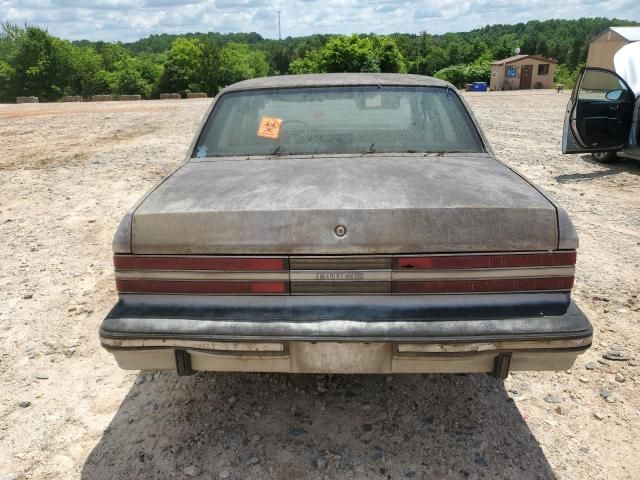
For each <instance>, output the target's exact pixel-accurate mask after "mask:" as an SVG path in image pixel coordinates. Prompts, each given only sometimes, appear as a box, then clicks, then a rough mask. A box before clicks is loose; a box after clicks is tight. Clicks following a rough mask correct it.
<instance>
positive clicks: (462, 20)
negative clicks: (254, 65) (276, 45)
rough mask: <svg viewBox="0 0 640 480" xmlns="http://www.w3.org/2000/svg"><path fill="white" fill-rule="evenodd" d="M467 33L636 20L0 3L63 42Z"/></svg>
mask: <svg viewBox="0 0 640 480" xmlns="http://www.w3.org/2000/svg"><path fill="white" fill-rule="evenodd" d="M278 10H280V11H281V25H282V37H283V38H284V37H287V36H303V35H310V34H313V33H346V34H349V33H369V32H374V33H382V34H384V33H393V32H409V33H418V32H422V31H426V32H428V33H433V34H438V33H446V32H461V31H468V30H472V29H474V28H478V27H482V26H484V25H488V24H496V23H509V24H511V23H518V22H526V21H529V20H547V19H551V18H563V19H571V18H580V17H608V18H612V17H616V18H621V19H626V20H636V21H640V0H422V1H412V2H408V1H404V0H381V1H375V0H370V1H367V0H302V1H300V0H298V1H293V0H0V21H2V22H10V23H17V24H20V25H23V24H24V23H28V24H35V25H39V26H41V27H45V28H47V29H48V30H49V32H50V33H51V34H53V35H56V36H58V37H62V38H67V39H70V40H80V39H88V40H121V41H124V42H127V41H133V40H137V39H138V38H142V37H147V36H149V35H150V34H152V33H187V32H209V31H217V32H222V33H228V32H257V33H259V34H261V35H262V36H263V37H266V38H278Z"/></svg>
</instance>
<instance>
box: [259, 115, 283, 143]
mask: <svg viewBox="0 0 640 480" xmlns="http://www.w3.org/2000/svg"><path fill="white" fill-rule="evenodd" d="M281 126H282V119H281V118H276V117H262V118H261V119H260V125H259V126H258V136H259V137H264V138H278V137H279V136H280V127H281Z"/></svg>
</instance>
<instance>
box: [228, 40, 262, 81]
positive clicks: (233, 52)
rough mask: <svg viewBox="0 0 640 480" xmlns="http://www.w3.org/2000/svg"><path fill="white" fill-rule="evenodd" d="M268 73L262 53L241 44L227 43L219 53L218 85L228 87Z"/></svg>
mask: <svg viewBox="0 0 640 480" xmlns="http://www.w3.org/2000/svg"><path fill="white" fill-rule="evenodd" d="M268 73H269V64H268V63H267V60H266V57H265V54H264V52H261V51H259V50H254V49H251V48H250V47H249V45H244V44H242V43H228V44H227V45H225V46H224V47H223V48H222V50H221V51H220V83H221V85H230V84H232V83H235V82H239V81H240V80H246V79H248V78H255V77H263V76H266V75H267V74H268Z"/></svg>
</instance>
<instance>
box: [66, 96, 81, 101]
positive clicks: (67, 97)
mask: <svg viewBox="0 0 640 480" xmlns="http://www.w3.org/2000/svg"><path fill="white" fill-rule="evenodd" d="M62 101H63V102H81V101H82V96H80V95H67V96H66V97H62Z"/></svg>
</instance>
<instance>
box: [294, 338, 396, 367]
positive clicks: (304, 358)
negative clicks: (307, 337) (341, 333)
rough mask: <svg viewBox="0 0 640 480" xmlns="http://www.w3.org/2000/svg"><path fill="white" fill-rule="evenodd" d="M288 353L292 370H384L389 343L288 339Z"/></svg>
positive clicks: (388, 359) (390, 349)
mask: <svg viewBox="0 0 640 480" xmlns="http://www.w3.org/2000/svg"><path fill="white" fill-rule="evenodd" d="M289 355H290V358H291V366H292V370H293V371H302V372H309V373H388V372H391V360H392V357H393V345H392V344H391V343H387V342H384V343H368V342H344V343H338V342H291V343H290V344H289Z"/></svg>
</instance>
